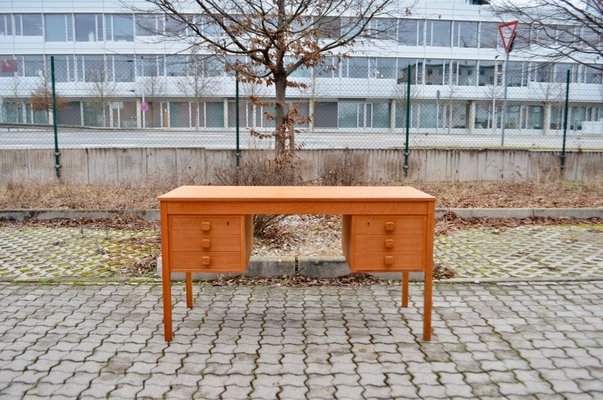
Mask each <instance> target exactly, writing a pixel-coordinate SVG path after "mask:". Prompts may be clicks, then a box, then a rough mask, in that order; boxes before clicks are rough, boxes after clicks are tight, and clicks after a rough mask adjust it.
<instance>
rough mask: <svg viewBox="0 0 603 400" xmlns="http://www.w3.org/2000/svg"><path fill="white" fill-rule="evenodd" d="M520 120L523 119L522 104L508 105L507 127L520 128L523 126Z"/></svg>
mask: <svg viewBox="0 0 603 400" xmlns="http://www.w3.org/2000/svg"><path fill="white" fill-rule="evenodd" d="M520 121H521V106H519V105H509V106H507V115H506V120H505V128H507V129H519V128H520V127H521V124H520Z"/></svg>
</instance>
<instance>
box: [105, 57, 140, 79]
mask: <svg viewBox="0 0 603 400" xmlns="http://www.w3.org/2000/svg"><path fill="white" fill-rule="evenodd" d="M107 57H108V56H107ZM111 61H112V65H111V69H112V72H113V73H112V74H109V76H113V79H114V80H115V82H134V57H133V56H111ZM111 61H110V59H107V64H108V65H109V64H110V62H111Z"/></svg>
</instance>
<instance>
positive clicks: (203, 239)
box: [172, 232, 241, 252]
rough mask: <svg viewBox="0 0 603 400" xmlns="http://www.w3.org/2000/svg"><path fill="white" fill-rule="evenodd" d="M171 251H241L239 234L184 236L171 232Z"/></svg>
mask: <svg viewBox="0 0 603 400" xmlns="http://www.w3.org/2000/svg"><path fill="white" fill-rule="evenodd" d="M173 236H174V240H173V241H172V250H173V251H203V252H214V251H228V252H230V251H234V252H240V251H241V236H239V235H204V234H200V235H191V236H184V235H182V234H179V233H178V232H174V233H173Z"/></svg>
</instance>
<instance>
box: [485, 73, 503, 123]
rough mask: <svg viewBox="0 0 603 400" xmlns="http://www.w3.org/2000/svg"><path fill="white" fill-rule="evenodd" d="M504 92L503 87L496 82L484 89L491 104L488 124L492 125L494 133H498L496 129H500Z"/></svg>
mask: <svg viewBox="0 0 603 400" xmlns="http://www.w3.org/2000/svg"><path fill="white" fill-rule="evenodd" d="M503 92H504V89H503V86H502V85H500V84H496V82H494V83H493V84H488V85H486V86H485V87H484V95H485V96H486V98H487V99H488V102H489V103H490V106H489V107H488V122H489V123H490V126H491V128H492V132H493V133H496V129H497V128H498V116H499V115H501V113H502V107H503Z"/></svg>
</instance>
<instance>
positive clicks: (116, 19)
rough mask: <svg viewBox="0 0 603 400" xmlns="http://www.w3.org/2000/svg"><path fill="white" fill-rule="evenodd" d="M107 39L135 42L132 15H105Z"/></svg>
mask: <svg viewBox="0 0 603 400" xmlns="http://www.w3.org/2000/svg"><path fill="white" fill-rule="evenodd" d="M105 38H106V40H110V41H115V42H120V41H122V42H132V41H134V22H133V21H132V16H131V15H130V14H109V15H105Z"/></svg>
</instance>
